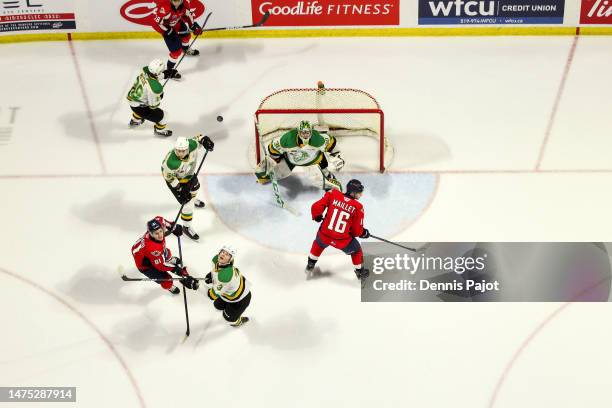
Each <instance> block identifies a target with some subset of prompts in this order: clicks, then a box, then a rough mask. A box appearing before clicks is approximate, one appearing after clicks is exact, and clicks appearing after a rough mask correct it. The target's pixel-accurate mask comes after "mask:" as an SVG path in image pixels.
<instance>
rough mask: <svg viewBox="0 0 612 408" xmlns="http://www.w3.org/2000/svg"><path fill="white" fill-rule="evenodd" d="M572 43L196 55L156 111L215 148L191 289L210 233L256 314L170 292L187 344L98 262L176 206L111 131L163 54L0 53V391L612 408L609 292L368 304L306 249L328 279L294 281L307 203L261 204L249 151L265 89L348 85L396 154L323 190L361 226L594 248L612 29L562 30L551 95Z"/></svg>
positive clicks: (390, 234)
mask: <svg viewBox="0 0 612 408" xmlns="http://www.w3.org/2000/svg"><path fill="white" fill-rule="evenodd" d="M574 41H575V39H574V38H572V37H490V38H487V37H483V38H385V39H378V38H346V39H331V38H322V39H317V38H306V39H265V40H263V39H262V40H259V39H258V40H208V41H201V42H200V43H199V44H198V45H199V47H200V50H201V51H202V56H201V57H200V58H199V59H197V60H194V59H188V60H186V61H185V62H184V64H183V65H182V66H181V70H182V71H183V73H184V76H185V80H184V81H183V82H181V83H171V84H170V85H169V86H168V88H167V89H166V92H165V95H166V96H165V99H164V102H163V107H164V109H166V110H167V111H168V112H169V126H170V127H171V128H172V129H173V130H174V131H175V133H176V134H177V135H182V136H192V135H195V134H197V133H205V134H208V135H210V136H211V138H213V140H214V141H215V150H214V152H213V153H211V154H210V155H209V157H208V158H207V160H206V164H205V166H204V171H203V175H202V176H201V177H200V180H201V182H202V186H203V188H202V191H203V194H202V198H203V199H204V200H205V201H206V202H207V204H208V207H207V208H206V209H204V210H199V211H197V212H196V214H195V221H194V225H195V227H196V229H197V230H198V231H199V232H200V234H201V236H202V240H201V242H199V243H194V242H185V243H184V248H183V252H184V254H183V255H184V258H185V261H186V263H187V264H188V266H189V267H190V270H191V271H192V274H193V275H202V274H205V273H206V272H207V270H208V267H209V262H210V258H211V257H212V256H213V255H214V253H215V251H216V250H217V249H218V248H219V247H220V246H221V245H222V244H223V243H226V242H227V243H231V244H232V245H234V246H235V247H237V248H238V249H239V254H238V257H237V265H238V266H239V267H240V268H241V270H242V271H243V273H244V274H245V275H246V276H247V277H248V278H249V279H250V280H251V281H252V282H253V302H252V304H251V307H250V308H249V309H248V311H247V315H249V316H250V317H251V318H252V321H251V322H249V323H248V325H246V326H245V327H242V328H239V329H233V328H230V327H227V325H226V323H225V322H224V321H223V319H222V318H221V316H220V315H219V314H218V313H217V312H216V311H215V310H214V309H213V308H212V306H211V305H210V304H209V301H208V300H207V299H206V297H205V296H204V294H203V293H194V292H189V293H188V295H189V305H190V318H191V328H192V334H191V336H190V338H189V339H188V340H187V341H186V342H185V343H184V344H181V343H180V340H181V338H182V336H183V332H184V312H183V303H182V298H181V297H170V295H168V294H166V293H164V292H162V291H161V290H160V289H159V288H158V287H156V286H155V285H153V284H148V283H144V284H141V283H125V282H123V281H121V280H120V279H119V277H118V274H117V271H116V269H117V267H118V265H125V266H126V267H128V268H129V267H131V265H132V261H131V255H130V247H131V245H132V243H133V242H135V241H136V239H137V238H138V237H139V236H140V235H141V234H142V233H143V232H144V229H145V222H146V220H147V219H149V218H151V217H152V216H154V215H158V214H159V215H164V216H166V217H168V218H172V217H173V216H174V214H175V213H176V211H177V205H176V202H175V201H174V200H173V198H172V197H171V195H170V193H169V192H168V191H167V188H166V186H165V184H164V182H163V180H162V178H161V176H160V174H159V166H160V163H161V159H162V157H163V155H164V154H165V152H166V151H168V150H169V149H170V148H171V146H172V140H165V139H160V138H155V137H153V136H152V134H151V132H152V130H151V126H150V125H145V126H143V128H142V129H138V130H129V129H128V128H127V122H128V121H129V116H130V110H129V108H128V106H127V104H126V102H125V94H126V91H127V89H128V88H129V86H130V85H131V82H132V80H133V78H134V76H135V74H136V73H137V72H138V70H139V69H140V67H141V66H142V65H144V64H146V63H147V62H148V61H149V60H151V59H152V58H155V57H161V58H165V55H166V51H165V48H164V44H163V42H161V41H154V40H151V41H144V40H143V41H100V42H98V41H88V42H75V43H73V44H72V47H73V49H74V56H73V55H72V53H71V46H70V44H69V43H67V42H49V43H27V44H4V45H0V55H1V61H2V63H1V64H0V75H1V76H2V77H3V78H4V81H3V85H2V98H1V99H0V127H1V128H4V129H6V128H10V138H9V139H3V140H0V163H1V164H0V189H1V190H0V191H2V215H3V223H2V224H3V233H2V236H1V238H0V248H2V250H1V251H2V257H1V261H0V272H1V273H0V285H1V287H2V289H3V291H2V295H1V296H0V310H2V311H3V312H2V315H1V319H2V320H1V327H2V335H1V338H2V347H1V349H0V385H1V386H26V385H28V386H36V385H38V386H51V385H56V386H76V387H78V394H77V395H78V397H77V400H78V403H77V404H76V405H77V406H79V407H109V406H117V407H142V406H146V407H168V406H184V407H191V406H228V407H241V406H248V407H267V406H287V407H309V408H310V407H317V406H341V407H351V408H355V407H369V406H378V407H394V408H395V407H404V406H406V407H408V406H412V407H443V406H461V407H464V406H465V407H490V406H495V407H518V406H533V407H536V406H551V407H553V406H554V407H576V406H588V407H603V406H610V404H611V403H612V397H611V396H610V393H609V392H608V387H607V386H608V384H609V373H610V369H611V368H612V355H611V354H610V353H608V352H607V348H608V345H609V344H611V342H612V329H610V325H609V323H608V322H609V320H610V317H609V316H610V306H609V305H608V304H607V303H598V304H569V305H566V306H563V305H561V304H557V303H542V304H538V303H528V304H519V303H516V304H511V303H507V304H503V303H500V304H493V303H489V304H482V303H481V304H458V303H456V304H443V303H402V304H396V303H389V304H373V303H367V304H366V303H363V304H362V303H360V299H359V297H360V292H359V283H358V282H357V281H356V279H355V277H354V275H353V272H352V268H351V264H350V260H349V259H348V257H346V256H345V255H343V254H342V253H340V252H339V251H335V250H328V251H327V252H326V253H325V254H324V255H323V256H322V258H321V260H320V265H321V268H322V269H324V270H326V271H328V272H330V274H331V275H330V276H328V277H326V278H321V279H316V280H310V281H306V280H305V279H304V275H303V267H304V264H305V260H306V254H307V252H308V250H309V246H310V241H311V239H312V238H313V234H314V231H315V230H316V225H315V224H313V223H311V222H310V221H309V220H308V216H307V211H308V205H309V204H310V203H311V202H312V201H313V200H315V199H316V198H317V197H318V196H319V192H317V191H316V190H312V189H310V188H309V187H306V186H303V187H302V184H303V183H302V179H299V178H294V179H289V180H287V182H285V183H284V184H283V191H284V193H285V194H288V196H289V197H290V199H291V200H292V202H293V203H294V204H295V205H296V206H298V207H299V209H300V211H301V212H302V216H301V217H295V216H293V215H291V214H290V213H288V212H286V211H283V210H280V209H278V208H277V207H274V205H273V203H272V194H271V192H270V190H269V189H267V187H261V186H258V185H256V184H255V183H254V178H253V177H252V176H251V175H250V172H251V167H250V165H249V158H248V157H247V156H248V152H249V146H250V144H252V143H253V122H252V120H253V114H254V112H255V109H256V108H257V105H258V104H259V101H260V100H261V99H262V98H263V97H265V96H266V95H268V94H270V93H271V92H273V91H275V90H279V89H282V88H290V87H311V86H313V85H314V84H315V83H316V81H317V80H322V81H324V82H325V83H326V85H327V86H328V87H354V88H360V89H363V90H366V91H368V92H369V93H371V94H372V95H374V96H375V97H376V98H377V99H378V100H379V102H380V104H381V105H382V107H383V110H384V111H385V115H386V131H387V136H388V137H389V139H390V141H391V142H392V144H393V146H394V148H395V155H394V159H393V163H392V164H391V166H390V168H389V172H388V173H387V174H384V175H379V174H378V173H376V172H375V169H376V151H375V146H372V145H368V143H369V142H368V141H364V142H363V145H360V147H359V148H358V149H353V151H352V155H351V157H350V158H349V160H348V161H349V164H348V166H347V173H346V174H345V175H342V176H341V179H342V180H343V181H344V182H346V181H347V180H348V179H349V178H350V177H352V176H359V177H361V178H362V179H363V180H364V184H365V185H366V196H365V197H364V203H365V205H366V226H367V227H368V228H370V230H371V231H372V232H373V233H378V234H379V235H381V236H385V237H387V238H390V239H395V240H403V241H415V242H426V241H455V240H457V241H612V240H611V239H610V238H611V236H610V231H612V217H610V216H609V214H610V208H612V189H611V188H610V185H612V163H611V160H610V150H611V148H612V121H610V112H611V109H612V92H611V90H610V86H609V82H610V81H609V79H610V78H609V74H610V70H609V67H610V66H611V64H612V53H610V48H611V47H612V38H611V37H580V38H579V39H578V41H577V43H576V48H575V53H574V54H573V59H572V61H571V63H570V64H569V66H568V67H569V70H568V71H567V75H566V77H565V78H566V81H565V82H564V86H563V89H562V91H563V92H561V93H560V94H559V89H560V86H561V84H562V82H563V81H562V80H563V78H564V71H565V68H566V66H567V61H568V56H569V55H570V54H571V48H572V44H573V43H574ZM558 94H559V96H560V99H559V103H558V106H557V109H556V110H555V109H554V107H555V105H556V99H557V96H558ZM15 108H16V109H15ZM553 111H555V113H556V115H555V116H554V118H553V119H554V120H553V121H552V127H551V128H550V131H549V132H547V128H548V125H549V121H550V119H551V112H553ZM88 112H91V115H89V114H88ZM217 115H223V116H224V118H225V120H224V121H223V122H222V123H218V122H217V121H216V120H215V118H216V117H217ZM90 116H91V117H90ZM11 122H12V123H11ZM357 166H361V167H366V168H370V169H371V172H365V173H364V172H363V170H360V171H359V172H356V168H357ZM169 245H170V247H171V249H172V250H173V251H176V244H175V241H174V240H172V241H170V244H169ZM560 308H561V309H560ZM599 319H601V321H600V320H599ZM20 406H21V405H20ZM23 406H27V404H24V405H23Z"/></svg>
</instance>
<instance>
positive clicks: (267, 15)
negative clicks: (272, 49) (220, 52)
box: [202, 11, 270, 33]
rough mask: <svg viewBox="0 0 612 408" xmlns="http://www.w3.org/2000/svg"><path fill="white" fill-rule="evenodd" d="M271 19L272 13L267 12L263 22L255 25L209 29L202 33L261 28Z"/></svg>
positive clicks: (262, 18) (262, 19) (260, 21)
mask: <svg viewBox="0 0 612 408" xmlns="http://www.w3.org/2000/svg"><path fill="white" fill-rule="evenodd" d="M269 18H270V12H269V11H266V13H265V14H264V15H263V16H262V17H261V20H259V21H258V22H257V23H255V24H249V25H243V26H235V27H217V28H207V29H206V30H202V32H203V33H204V32H209V31H222V30H242V29H245V28H255V27H261V26H262V25H264V24H266V21H268V19H269Z"/></svg>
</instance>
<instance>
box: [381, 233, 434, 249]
mask: <svg viewBox="0 0 612 408" xmlns="http://www.w3.org/2000/svg"><path fill="white" fill-rule="evenodd" d="M370 238H374V239H377V240H379V241H382V242H386V243H387V244H391V245H395V246H398V247H400V248H404V249H407V250H408V251H412V252H418V251H420V250H422V249H423V248H420V249H416V248H410V247H407V246H403V245H400V244H398V243H397V242H393V241H389V240H386V239H384V238H381V237H377V236H376V235H372V234H370Z"/></svg>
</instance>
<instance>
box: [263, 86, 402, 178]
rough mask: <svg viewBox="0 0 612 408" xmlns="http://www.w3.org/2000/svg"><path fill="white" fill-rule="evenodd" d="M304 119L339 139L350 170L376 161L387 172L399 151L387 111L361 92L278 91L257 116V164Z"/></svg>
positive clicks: (267, 100)
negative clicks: (387, 131)
mask: <svg viewBox="0 0 612 408" xmlns="http://www.w3.org/2000/svg"><path fill="white" fill-rule="evenodd" d="M302 120H308V121H310V122H311V123H312V124H313V126H314V128H315V129H316V130H319V131H323V132H328V133H329V134H330V135H332V136H334V137H335V138H336V140H337V141H338V147H339V149H340V151H341V152H342V155H343V157H344V159H345V160H346V162H347V167H348V166H349V164H351V163H353V164H357V167H359V166H360V165H361V166H362V167H363V165H364V164H365V165H367V164H368V163H371V164H370V165H369V167H376V168H377V169H378V170H379V171H380V172H381V173H382V172H384V171H385V168H386V167H387V165H388V164H389V162H390V160H391V157H392V152H393V149H392V146H391V145H390V144H389V142H388V141H387V139H386V138H385V131H384V113H383V111H382V109H381V108H380V105H379V104H378V102H377V101H376V99H374V97H372V96H371V95H370V94H368V93H366V92H364V91H361V90H358V89H347V88H301V89H283V90H280V91H277V92H274V93H273V94H271V95H269V96H267V97H266V98H265V99H264V100H263V101H262V102H261V104H260V105H259V108H258V109H257V111H256V112H255V156H256V157H255V158H256V160H257V163H259V161H260V160H261V159H262V157H263V155H264V152H263V149H264V148H265V147H266V146H267V145H268V144H269V143H270V141H272V139H274V138H275V137H277V136H280V135H282V134H283V133H285V132H287V131H289V130H291V129H293V128H295V127H297V125H298V123H299V122H300V121H302ZM349 138H350V139H349ZM363 138H368V139H370V141H369V142H368V141H367V140H364V139H363ZM372 139H374V142H375V143H372ZM353 168H355V166H353Z"/></svg>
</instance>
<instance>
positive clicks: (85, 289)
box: [59, 265, 161, 305]
mask: <svg viewBox="0 0 612 408" xmlns="http://www.w3.org/2000/svg"><path fill="white" fill-rule="evenodd" d="M130 284H131V286H130ZM135 284H136V285H135ZM59 289H60V291H61V292H63V293H65V294H66V295H68V296H70V297H71V298H72V299H74V300H76V301H78V302H79V303H83V304H90V305H109V304H110V305H118V304H135V305H142V304H147V303H149V302H150V301H152V300H153V299H155V298H156V297H157V296H159V295H160V292H161V291H160V290H159V288H158V287H157V285H147V286H144V285H142V282H124V281H122V280H121V278H120V276H119V273H118V272H117V271H116V270H113V268H112V267H106V266H100V265H90V266H86V267H83V268H81V269H80V270H79V271H78V272H77V273H76V274H75V275H74V276H73V277H72V278H71V279H70V280H69V281H67V282H65V283H63V284H61V285H60V288H59ZM146 289H150V290H146Z"/></svg>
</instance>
